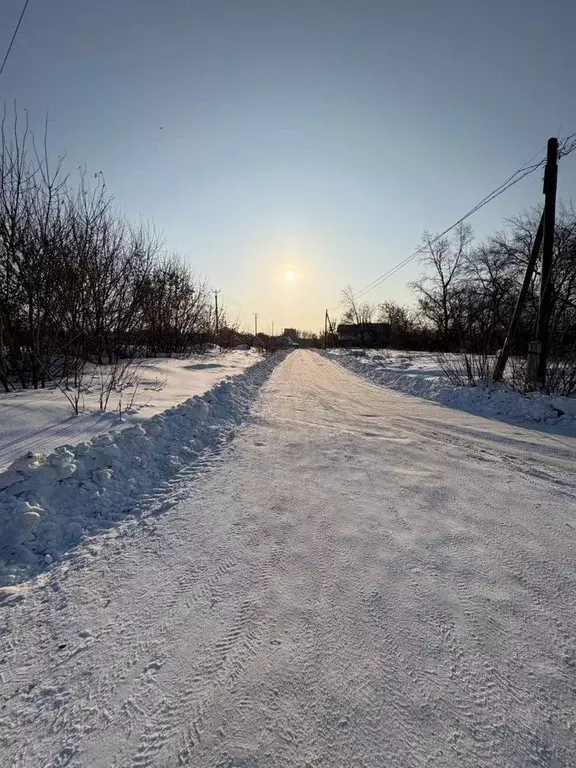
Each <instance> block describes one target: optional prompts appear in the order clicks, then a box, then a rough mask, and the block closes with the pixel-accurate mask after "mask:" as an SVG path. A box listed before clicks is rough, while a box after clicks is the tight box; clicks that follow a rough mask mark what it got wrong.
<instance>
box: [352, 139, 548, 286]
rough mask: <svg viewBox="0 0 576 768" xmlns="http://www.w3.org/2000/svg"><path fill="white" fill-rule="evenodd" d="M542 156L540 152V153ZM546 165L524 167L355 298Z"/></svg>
mask: <svg viewBox="0 0 576 768" xmlns="http://www.w3.org/2000/svg"><path fill="white" fill-rule="evenodd" d="M538 154H540V152H538ZM544 163H545V160H541V161H540V162H538V163H535V164H534V165H531V166H524V167H522V168H520V169H519V170H518V171H516V172H515V173H513V174H512V175H511V176H509V177H508V178H507V179H506V181H503V182H502V183H501V184H499V185H498V186H497V187H496V188H495V189H493V190H492V192H490V193H489V194H488V195H486V197H484V198H482V200H480V201H479V202H478V203H476V205H475V206H474V207H473V208H471V209H470V210H469V211H468V212H467V213H465V214H464V216H461V217H460V218H459V219H458V220H457V221H455V222H454V223H453V224H451V225H450V226H449V227H447V228H446V229H445V230H444V231H443V232H440V233H439V234H438V235H436V236H435V237H433V238H432V240H430V243H426V244H425V245H422V246H420V248H417V249H416V250H415V251H414V252H413V253H411V254H410V255H409V256H406V257H405V258H404V259H402V261H400V262H399V263H398V264H396V265H394V266H393V267H391V268H390V269H388V270H387V271H386V272H385V273H384V274H382V275H380V276H379V277H377V278H376V279H375V280H372V282H371V283H368V285H366V286H364V288H362V290H360V291H358V293H357V294H356V295H355V297H354V298H358V297H360V296H363V295H365V294H366V293H368V292H369V291H371V290H372V289H374V288H376V287H377V286H378V285H380V284H381V283H382V282H384V280H387V279H388V278H389V277H392V275H394V274H395V273H396V272H398V270H400V269H402V267H404V266H406V264H408V263H409V262H410V261H413V260H414V259H415V258H416V257H417V256H419V255H420V254H421V253H422V252H423V251H424V250H425V249H426V248H427V247H428V245H431V244H434V243H435V242H437V241H438V240H440V238H442V237H444V236H445V235H447V234H448V233H449V232H451V231H452V230H453V229H456V227H457V226H458V225H459V224H462V223H463V222H464V221H466V219H468V218H470V216H473V215H474V214H475V213H477V212H478V211H479V210H480V209H481V208H484V206H485V205H488V203H491V202H492V200H495V199H496V198H497V197H499V196H500V195H502V194H504V192H506V191H507V190H508V189H510V187H513V186H514V185H515V184H518V182H519V181H522V179H524V178H525V177H526V176H529V175H530V174H531V173H534V171H536V170H537V169H538V168H541V167H542V166H543V165H544Z"/></svg>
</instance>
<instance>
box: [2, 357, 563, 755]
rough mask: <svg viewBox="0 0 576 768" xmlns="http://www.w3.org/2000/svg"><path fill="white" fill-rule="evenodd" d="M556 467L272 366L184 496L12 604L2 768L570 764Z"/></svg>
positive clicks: (416, 401)
mask: <svg viewBox="0 0 576 768" xmlns="http://www.w3.org/2000/svg"><path fill="white" fill-rule="evenodd" d="M252 370H255V368H254V369H252ZM247 375H250V372H248V374H247ZM236 381H238V379H236ZM159 439H160V438H159ZM127 440H128V439H127ZM129 440H130V441H132V440H135V438H133V437H130V438H129ZM136 444H137V441H136V440H135V444H134V445H133V446H132V448H131V451H132V452H133V454H134V455H138V454H137V452H136V449H135V445H136ZM129 455H130V452H129V451H128V450H126V454H125V456H126V457H128V456H129ZM575 458H576V440H575V439H574V438H572V437H568V436H559V435H554V434H547V433H544V432H542V431H534V430H532V429H530V428H524V427H520V426H517V425H510V424H508V423H504V422H501V421H497V420H494V419H485V418H482V417H480V416H477V415H471V414H469V413H466V412H464V411H460V410H456V409H450V408H444V407H442V406H440V405H438V404H437V403H432V402H428V401H426V400H422V399H420V398H416V397H407V396H405V395H404V394H401V393H398V392H394V391H393V390H391V389H387V388H382V387H375V386H373V385H371V384H370V383H368V382H366V381H363V380H362V379H361V378H360V377H359V376H356V375H353V374H352V373H350V372H348V371H346V370H345V369H344V368H343V367H342V366H338V365H335V364H333V363H332V362H330V360H328V359H327V358H326V357H323V356H321V355H318V354H315V353H313V352H308V351H305V350H299V351H296V352H293V353H291V354H290V355H288V356H287V357H286V359H285V360H284V362H282V363H281V364H280V365H279V366H277V367H276V368H275V369H274V370H273V372H272V375H271V376H270V378H269V379H268V381H267V383H266V384H265V387H264V389H263V391H262V396H261V397H260V398H259V399H258V400H257V401H256V405H255V409H254V411H253V418H252V419H251V420H250V422H249V423H248V425H247V426H245V427H243V428H242V429H241V430H240V431H239V432H238V433H237V434H236V437H235V439H234V440H232V441H231V442H230V443H229V444H227V445H225V447H224V448H223V450H222V451H221V452H220V453H219V454H217V455H214V456H213V457H212V458H210V459H208V460H207V461H206V463H205V465H204V466H203V467H202V468H200V469H199V470H198V471H197V472H196V474H194V475H185V474H184V475H182V474H179V475H173V476H171V479H170V480H169V481H168V482H166V483H165V484H164V486H163V489H162V493H161V494H159V495H158V497H157V498H156V500H151V501H150V503H149V505H148V507H147V508H146V511H145V513H143V514H142V516H141V517H140V518H139V519H138V520H134V519H132V522H130V523H123V524H118V525H117V526H115V527H114V528H112V529H110V530H109V531H108V532H107V533H105V534H98V535H95V536H94V537H92V539H91V541H90V542H89V543H87V544H86V545H85V546H80V547H78V549H77V550H76V553H75V555H74V556H73V557H70V558H69V559H68V560H66V561H65V562H61V563H58V564H55V565H53V566H52V567H51V568H50V569H49V570H48V571H47V572H46V573H44V574H43V575H42V576H41V577H39V578H38V579H37V580H36V581H35V582H32V583H29V584H27V585H22V586H21V587H19V588H17V587H15V588H13V590H11V594H10V595H9V596H8V597H7V598H6V600H5V601H4V603H3V607H2V621H3V624H2V630H1V633H0V643H2V649H1V652H0V674H1V675H2V685H1V686H0V699H1V701H0V765H2V766H4V765H5V766H11V767H13V768H38V767H39V766H42V768H56V767H57V766H59V767H62V766H74V767H77V766H83V767H86V768H88V767H89V768H125V767H130V766H131V767H132V768H144V767H145V766H150V767H153V766H154V767H155V766H157V767H158V768H160V767H162V768H167V767H168V766H170V767H171V768H172V767H174V766H194V767H195V768H196V767H197V768H204V767H208V766H212V767H213V768H272V767H273V766H276V767H277V768H303V767H304V766H318V767H319V766H326V767H327V768H360V766H364V767H365V768H384V767H386V768H419V767H420V766H422V768H424V766H430V767H431V766H442V767H444V768H447V767H449V768H488V767H490V768H526V767H527V766H546V767H549V768H560V767H562V768H568V767H571V766H574V765H576V712H575V697H574V686H575V669H576V602H575V600H574V594H575V588H576V573H575V569H574V562H575V560H574V553H575V538H576V519H575V518H576V516H575V513H574V512H575V500H576V476H575ZM134 477H135V479H136V481H137V482H148V481H147V480H146V479H145V478H146V471H142V472H140V474H137V473H135V474H134Z"/></svg>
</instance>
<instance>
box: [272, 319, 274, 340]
mask: <svg viewBox="0 0 576 768" xmlns="http://www.w3.org/2000/svg"><path fill="white" fill-rule="evenodd" d="M272 338H274V320H272Z"/></svg>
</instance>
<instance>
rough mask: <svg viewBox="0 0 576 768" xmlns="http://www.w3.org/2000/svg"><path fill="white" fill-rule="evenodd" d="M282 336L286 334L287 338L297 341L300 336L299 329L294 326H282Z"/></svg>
mask: <svg viewBox="0 0 576 768" xmlns="http://www.w3.org/2000/svg"><path fill="white" fill-rule="evenodd" d="M282 336H286V337H287V338H289V339H292V341H298V339H299V338H300V331H297V330H296V328H284V333H283V334H282Z"/></svg>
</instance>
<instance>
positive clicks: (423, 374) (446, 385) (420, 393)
mask: <svg viewBox="0 0 576 768" xmlns="http://www.w3.org/2000/svg"><path fill="white" fill-rule="evenodd" d="M327 354H328V355H329V356H330V358H331V359H332V360H334V361H336V362H338V363H340V365H343V366H344V367H345V368H347V369H348V370H350V371H353V372H354V373H357V374H359V375H360V376H362V377H363V378H365V379H367V380H368V381H370V382H372V383H373V384H378V385H380V386H385V387H390V388H391V389H395V390H397V391H399V392H404V393H405V394H408V395H415V396H417V397H423V398H426V399H428V400H434V401H436V402H438V403H441V404H442V405H446V406H449V407H452V408H459V409H462V410H464V411H470V412H471V413H477V414H483V415H485V416H489V417H493V418H500V419H505V420H509V421H516V422H523V421H526V422H531V423H532V424H538V425H539V426H541V427H542V428H544V429H546V428H554V429H555V430H556V431H562V432H566V433H568V434H575V433H576V398H574V397H569V398H568V397H551V396H548V395H541V394H530V395H524V394H521V393H520V392H516V391H514V390H511V389H509V388H507V387H503V386H489V387H457V386H454V385H453V384H451V383H450V382H449V381H448V379H447V377H446V375H445V373H444V372H443V371H442V368H441V367H440V365H439V363H438V360H437V355H434V354H431V353H428V352H404V351H398V350H386V349H385V350H348V349H334V350H329V352H328V353H327Z"/></svg>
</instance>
